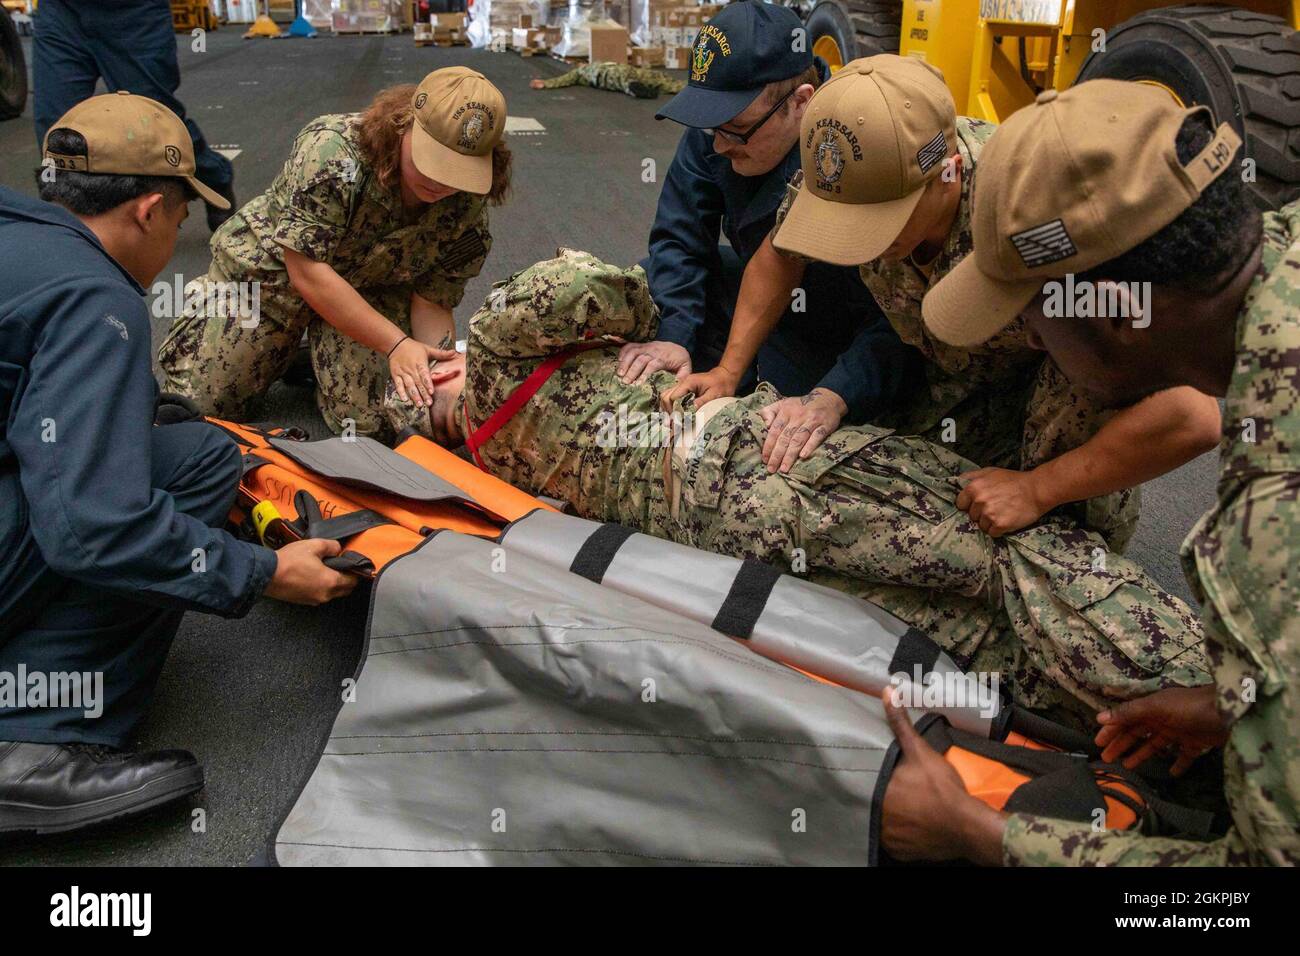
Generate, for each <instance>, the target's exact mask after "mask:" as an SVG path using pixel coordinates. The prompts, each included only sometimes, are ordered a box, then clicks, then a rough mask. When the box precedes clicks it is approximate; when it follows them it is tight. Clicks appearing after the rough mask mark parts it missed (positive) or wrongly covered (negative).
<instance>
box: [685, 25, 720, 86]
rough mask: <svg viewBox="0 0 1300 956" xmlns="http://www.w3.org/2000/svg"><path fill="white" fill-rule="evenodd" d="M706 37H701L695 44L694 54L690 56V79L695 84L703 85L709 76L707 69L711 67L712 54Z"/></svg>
mask: <svg viewBox="0 0 1300 956" xmlns="http://www.w3.org/2000/svg"><path fill="white" fill-rule="evenodd" d="M708 42H709V41H708V37H705V36H701V37H700V42H699V43H697V44H695V52H694V53H693V54H692V55H691V79H692V80H694V81H695V82H696V83H703V82H704V79H705V77H707V76H708V75H709V67H711V66H712V65H713V57H714V55H715V54H714V53H713V51H711V50H710V49H709V47H708Z"/></svg>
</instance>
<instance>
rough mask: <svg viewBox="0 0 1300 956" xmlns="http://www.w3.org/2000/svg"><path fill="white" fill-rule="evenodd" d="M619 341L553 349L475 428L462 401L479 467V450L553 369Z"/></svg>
mask: <svg viewBox="0 0 1300 956" xmlns="http://www.w3.org/2000/svg"><path fill="white" fill-rule="evenodd" d="M619 345H621V343H619V342H610V341H607V340H604V339H602V340H601V341H599V342H583V343H582V344H580V345H570V346H569V347H568V348H567V349H564V350H563V351H561V352H556V353H555V354H554V355H552V356H551V357H550V358H548V359H547V360H546V361H544V362H543V363H542V364H541V365H539V366H537V368H535V369H533V373H532V374H531V375H529V376H528V377H527V378H526V379H524V380H523V381H522V382H520V383H519V385H518V386H516V388H515V390H514V391H513V392H511V393H510V395H509V397H507V398H506V400H505V401H504V402H502V403H501V407H500V408H498V409H497V410H496V411H495V412H493V413H492V417H491V418H489V419H488V420H487V421H485V422H484V423H483V424H482V425H480V426H479V427H478V428H477V429H476V428H475V427H474V425H473V423H471V422H470V420H469V403H468V402H466V403H464V404H463V405H462V406H461V407H462V408H463V409H464V412H465V445H466V447H468V448H469V452H470V454H471V455H473V456H474V463H475V464H476V465H478V466H479V468H481V469H483V470H484V471H487V468H486V467H485V466H484V465H483V459H482V458H480V457H479V454H478V450H479V448H480V447H482V446H483V445H485V444H487V442H488V441H489V440H490V439H491V438H492V436H493V435H495V434H496V433H497V432H498V431H500V430H501V428H502V426H503V425H505V424H506V422H508V421H510V419H512V418H514V417H515V415H517V414H518V413H519V409H521V408H523V407H524V406H525V405H527V404H528V401H529V399H531V398H532V397H533V396H534V395H536V394H537V390H538V389H539V388H541V387H542V386H543V385H545V384H546V380H547V379H549V378H550V377H551V376H552V375H554V374H555V370H556V369H558V368H559V367H560V366H561V365H563V364H564V363H565V362H567V361H568V360H569V359H571V358H573V356H575V355H577V354H578V353H579V352H589V351H591V350H592V349H601V348H607V347H609V346H619Z"/></svg>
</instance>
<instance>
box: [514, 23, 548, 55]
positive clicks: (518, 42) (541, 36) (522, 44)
mask: <svg viewBox="0 0 1300 956" xmlns="http://www.w3.org/2000/svg"><path fill="white" fill-rule="evenodd" d="M510 45H511V46H512V47H514V48H515V49H516V50H540V49H543V48H545V46H546V31H545V30H537V29H534V28H532V27H515V28H514V29H513V30H512V31H510Z"/></svg>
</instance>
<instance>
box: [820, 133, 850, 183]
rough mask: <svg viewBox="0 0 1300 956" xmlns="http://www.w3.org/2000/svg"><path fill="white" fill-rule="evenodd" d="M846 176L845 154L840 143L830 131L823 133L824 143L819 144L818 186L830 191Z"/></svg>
mask: <svg viewBox="0 0 1300 956" xmlns="http://www.w3.org/2000/svg"><path fill="white" fill-rule="evenodd" d="M842 175H844V153H843V151H842V150H841V149H840V142H839V140H838V139H836V138H835V134H834V133H833V132H831V131H830V130H824V131H823V132H822V141H821V142H820V143H818V144H817V186H818V188H820V189H829V188H830V187H831V186H834V185H835V184H836V183H837V182H839V181H840V177H841V176H842Z"/></svg>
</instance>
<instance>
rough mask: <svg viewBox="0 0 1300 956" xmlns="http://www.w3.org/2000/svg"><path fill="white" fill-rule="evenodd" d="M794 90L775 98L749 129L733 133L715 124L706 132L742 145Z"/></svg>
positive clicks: (751, 137)
mask: <svg viewBox="0 0 1300 956" xmlns="http://www.w3.org/2000/svg"><path fill="white" fill-rule="evenodd" d="M795 89H796V90H797V89H798V87H795ZM794 92H795V91H794V90H791V91H790V92H789V93H787V94H785V96H783V97H781V98H780V99H779V100H777V101H776V105H775V106H773V107H772V108H771V109H770V110H768V111H767V112H766V113H764V114H763V118H762V119H760V120H759V121H758V122H757V123H755V124H754V125H753V126H751V127H750V128H749V129H747V130H745V131H744V132H743V133H733V132H732V131H731V130H729V129H720V128H718V127H716V126H715V127H714V128H713V129H711V130H708V132H710V133H712V134H714V135H716V136H721V137H722V138H723V139H725V140H727V141H728V142H730V143H739V144H740V145H741V146H744V145H746V144H747V143H748V142H749V141H750V140H751V139H753V138H754V134H755V133H757V132H758V131H759V130H760V129H762V127H763V124H764V123H766V122H767V121H768V120H770V119H771V118H772V117H773V116H775V115H776V111H777V110H779V109H780V108H781V107H782V106H784V105H785V101H786V100H788V99H789V98H790V97H792V96H794Z"/></svg>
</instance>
